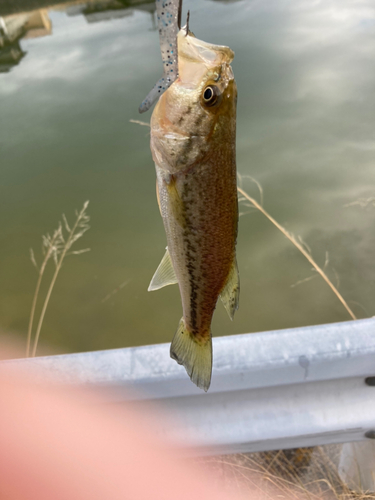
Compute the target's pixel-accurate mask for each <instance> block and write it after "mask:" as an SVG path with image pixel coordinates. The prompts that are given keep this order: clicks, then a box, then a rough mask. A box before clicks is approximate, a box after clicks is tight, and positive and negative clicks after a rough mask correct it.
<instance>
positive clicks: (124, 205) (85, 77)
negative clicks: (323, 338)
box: [0, 0, 375, 351]
mask: <svg viewBox="0 0 375 500" xmlns="http://www.w3.org/2000/svg"><path fill="white" fill-rule="evenodd" d="M184 3H185V9H186V10H187V9H188V8H189V9H190V11H191V23H192V24H191V26H192V29H193V31H194V32H195V34H196V35H197V36H198V37H200V38H202V39H204V40H208V41H211V42H213V43H219V44H226V45H229V46H230V47H231V48H232V49H233V50H234V51H235V60H234V63H233V67H234V72H235V76H236V80H237V84H238V89H239V100H238V123H237V125H238V141H237V154H238V169H239V171H240V172H241V173H242V174H245V175H251V176H252V177H254V178H256V179H257V180H258V181H259V182H260V183H261V184H262V187H263V190H264V204H265V207H266V209H267V210H268V211H269V212H270V213H271V214H272V215H273V216H274V217H276V219H277V220H278V221H279V222H280V223H281V224H283V225H284V226H285V227H286V228H287V229H288V230H289V231H291V232H293V233H294V234H295V235H296V236H298V235H300V236H301V237H302V238H303V239H304V240H305V241H306V243H307V244H308V245H309V246H310V247H311V248H312V253H313V256H314V257H315V258H316V260H317V261H318V262H319V263H320V264H322V265H323V264H324V260H325V255H326V252H327V251H328V252H329V255H330V267H329V270H328V272H329V273H330V276H332V277H335V272H337V274H338V277H339V279H340V291H341V292H342V294H343V295H344V296H345V297H348V300H350V301H353V302H358V303H360V304H362V305H363V307H364V308H365V310H366V313H365V312H364V311H363V310H362V309H361V307H360V306H358V309H357V312H358V314H359V315H360V314H363V315H366V314H368V315H373V314H375V285H374V281H375V280H374V279H373V278H374V276H373V269H375V267H374V263H373V257H372V248H373V244H374V239H375V238H374V233H375V231H374V228H375V210H372V209H368V210H362V209H361V208H360V206H356V205H354V206H349V207H348V206H346V205H348V204H350V203H351V202H354V201H356V200H358V199H360V198H369V197H371V196H374V195H375V194H374V186H375V169H374V152H375V139H374V130H375V113H374V107H375V106H374V105H375V93H374V88H375V72H374V71H373V70H372V67H373V60H374V58H375V36H374V34H375V33H374V32H375V8H374V6H373V1H372V0H365V1H362V2H360V3H358V2H356V1H354V0H353V1H339V0H337V1H327V2H316V1H307V0H294V1H286V0H270V1H267V2H264V1H261V0H253V1H251V0H246V1H245V0H242V1H238V2H233V3H222V2H213V1H210V0H207V1H205V2H202V1H200V0H185V2H184ZM49 15H50V18H51V21H52V26H53V34H52V36H48V37H44V38H34V39H29V40H22V42H21V44H22V49H23V50H24V51H26V52H27V56H26V57H24V59H23V60H22V61H21V63H20V64H19V65H18V66H16V67H14V68H13V69H12V71H10V72H9V73H3V74H0V116H1V120H2V122H1V123H2V124H3V123H6V126H3V125H2V126H1V127H0V149H1V153H2V183H1V185H0V199H1V200H2V206H3V210H2V211H1V214H0V218H1V227H2V234H1V235H0V243H2V245H3V247H2V248H4V251H3V254H2V255H3V258H2V260H1V261H0V277H1V280H0V281H1V282H2V283H3V286H2V287H1V289H0V318H1V319H0V321H1V323H0V328H1V327H2V328H3V329H6V330H13V331H20V332H24V331H25V325H27V319H28V311H29V306H30V302H31V298H30V296H31V293H32V287H33V284H34V281H33V279H34V275H33V268H32V266H31V264H30V263H29V261H28V257H27V252H28V248H29V247H30V246H33V247H34V248H38V245H39V238H40V235H41V234H43V233H44V232H45V231H46V230H48V229H51V228H52V227H54V225H55V222H56V221H57V220H58V218H59V216H60V214H61V212H67V213H69V212H72V211H73V209H74V208H76V207H79V206H81V205H82V202H83V201H84V200H86V199H90V201H91V203H90V207H91V208H90V210H91V215H92V224H93V225H92V229H91V230H90V232H89V233H88V234H87V237H88V238H89V239H90V241H89V242H88V243H87V246H90V247H91V248H92V249H93V250H92V252H91V254H90V255H88V254H87V256H82V259H83V258H84V259H85V260H84V261H83V260H82V259H81V261H80V262H79V261H77V260H76V261H74V262H73V260H72V261H71V262H69V263H68V264H67V265H66V269H64V273H65V274H64V275H62V276H61V282H60V283H61V284H60V285H59V286H58V287H57V288H56V290H55V292H54V293H55V294H56V295H55V296H54V297H55V298H54V301H52V302H51V306H50V307H51V309H50V312H49V315H48V317H47V318H46V321H47V323H46V328H47V329H48V331H49V332H51V333H50V335H49V336H48V335H46V340H49V341H51V343H52V344H55V345H56V346H57V347H58V349H60V350H61V351H65V350H80V349H81V350H89V349H92V348H108V347H118V346H120V345H135V344H137V343H138V344H141V343H152V342H160V341H169V340H170V338H171V336H172V334H173V331H174V328H175V324H176V322H177V321H178V319H179V317H180V312H181V311H180V303H179V298H178V293H177V292H176V291H175V290H174V289H172V288H173V287H170V290H165V291H161V292H160V293H156V294H153V295H152V294H147V291H146V290H147V285H148V283H149V280H150V278H151V276H152V274H153V272H154V271H155V268H156V266H157V265H158V263H159V261H160V259H161V257H162V254H163V250H164V247H165V239H164V233H163V228H162V226H161V222H160V219H159V214H158V209H157V205H156V201H155V193H154V182H155V179H154V170H153V164H152V160H151V156H150V152H149V145H148V141H149V137H148V135H147V131H146V130H144V129H145V128H143V127H140V128H138V127H137V126H136V125H134V124H129V119H134V118H138V113H137V106H138V104H139V102H140V101H141V100H142V99H143V97H144V95H146V93H147V92H148V90H149V88H150V85H152V83H153V82H154V81H155V80H156V79H157V78H158V77H159V76H160V72H161V59H160V53H159V48H158V37H157V32H155V31H152V23H151V19H150V14H149V13H148V12H141V11H133V14H132V15H131V16H126V17H121V18H116V19H115V18H113V19H110V20H107V21H103V22H96V23H90V24H89V23H87V22H86V20H85V18H84V16H83V15H77V16H67V15H66V13H64V12H60V11H50V12H49ZM149 116H150V115H148V117H149ZM145 119H147V116H146V117H145ZM244 188H245V189H249V190H251V192H252V194H253V195H254V194H255V193H256V192H255V190H254V188H253V186H252V185H251V184H249V183H246V182H245V184H244ZM5 214H6V216H5ZM16 243H17V244H16ZM238 260H239V267H240V273H241V294H242V295H241V306H240V309H239V311H238V316H237V318H236V320H235V321H234V322H233V323H230V322H229V321H228V320H227V318H226V317H225V311H223V310H222V308H221V307H220V306H218V308H217V312H216V313H215V319H214V324H213V332H214V335H224V334H229V333H241V332H249V331H259V330H266V329H271V328H282V327H290V326H297V325H303V324H314V323H322V322H328V321H339V320H340V321H341V320H346V319H348V318H347V316H346V313H345V311H344V310H343V308H342V306H341V305H340V303H338V301H337V299H336V298H335V297H334V296H333V295H332V293H331V292H330V290H329V289H328V287H327V286H326V285H325V284H324V283H323V282H321V280H320V278H316V279H314V280H311V281H308V282H305V283H302V284H301V285H298V286H297V287H294V288H292V287H291V285H293V284H295V283H296V282H298V281H299V280H303V279H304V278H306V277H308V276H310V275H311V269H310V266H309V264H308V263H307V262H306V261H305V260H304V258H303V257H301V256H300V255H299V254H298V253H297V251H296V250H295V249H294V248H293V247H291V246H290V243H289V242H288V241H286V240H285V238H284V237H283V236H282V235H281V234H280V233H278V231H277V230H276V229H275V228H274V227H272V226H271V225H270V224H269V223H267V221H265V220H264V219H263V218H262V215H260V214H257V213H251V214H248V215H244V216H243V217H241V219H240V233H239V243H238ZM21 274H22V279H21V277H20V276H21ZM127 279H129V280H130V282H129V283H131V285H130V286H127V287H124V288H123V289H122V290H121V293H118V294H116V295H114V296H113V298H111V300H108V301H106V302H105V303H104V304H102V303H101V302H100V301H101V300H102V298H103V297H104V296H106V295H108V294H109V293H110V292H111V291H112V290H113V289H115V288H116V287H118V286H119V284H121V283H123V282H124V281H126V280H127ZM72 284H73V285H72ZM7 290H12V293H9V292H8V291H7ZM77 303H79V304H81V305H82V307H80V308H77V306H76V304H77ZM98 304H100V305H98ZM67 311H69V314H67ZM361 311H362V312H361ZM146 312H147V314H146Z"/></svg>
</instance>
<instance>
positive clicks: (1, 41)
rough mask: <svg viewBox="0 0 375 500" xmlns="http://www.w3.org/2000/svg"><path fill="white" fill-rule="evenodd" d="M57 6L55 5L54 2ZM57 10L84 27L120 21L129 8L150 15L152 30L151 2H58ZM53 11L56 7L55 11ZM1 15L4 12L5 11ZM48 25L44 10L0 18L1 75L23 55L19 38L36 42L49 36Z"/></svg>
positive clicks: (154, 9) (26, 4)
mask: <svg viewBox="0 0 375 500" xmlns="http://www.w3.org/2000/svg"><path fill="white" fill-rule="evenodd" d="M56 3H57V2H56ZM58 4H59V5H58V8H59V10H61V9H63V10H65V12H66V14H67V15H68V16H76V15H83V16H84V17H85V19H86V21H87V22H88V23H97V22H100V21H109V20H111V19H120V18H122V17H126V16H131V15H132V14H133V10H132V9H131V7H132V6H137V9H139V10H143V11H148V12H150V13H151V20H152V26H153V28H154V29H156V23H155V18H154V13H155V11H156V8H155V2H154V0H100V1H97V0H89V1H87V2H84V1H81V2H68V3H60V2H58ZM30 5H32V3H31V2H27V0H25V1H23V2H20V1H19V2H17V1H16V2H15V5H14V6H9V10H10V11H11V10H13V9H14V8H15V7H16V9H17V7H18V9H19V8H22V7H21V6H23V7H24V8H28V7H30ZM55 8H56V7H55ZM5 12H7V11H6V10H5ZM51 33H52V22H51V19H50V18H49V15H48V10H47V9H36V10H31V11H28V12H20V13H17V14H12V15H5V16H2V17H0V72H2V73H5V72H7V71H9V70H10V69H11V68H12V67H13V66H16V65H17V64H19V62H20V61H21V59H22V58H23V57H24V56H25V55H26V52H24V51H23V50H22V48H21V46H20V41H21V39H22V38H24V39H27V38H36V37H41V36H46V35H50V34H51Z"/></svg>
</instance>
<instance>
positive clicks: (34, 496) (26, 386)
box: [0, 363, 285, 500]
mask: <svg viewBox="0 0 375 500" xmlns="http://www.w3.org/2000/svg"><path fill="white" fill-rule="evenodd" d="M9 367H11V368H9ZM0 408H1V411H0V499H1V500H23V499H25V500H26V499H27V500H76V499H77V500H107V499H109V500H120V499H121V500H128V499H129V500H172V499H173V500H176V499H178V500H191V499H192V498H196V499H201V498H202V499H205V500H210V499H212V500H239V499H240V498H241V497H240V495H239V494H237V493H236V494H234V493H233V494H232V495H231V494H229V493H228V491H225V492H223V491H221V490H219V489H218V487H215V486H213V484H217V480H215V478H214V477H213V475H214V472H213V471H212V470H210V471H209V470H208V469H205V468H204V467H203V468H202V464H200V467H199V469H198V468H197V466H194V464H193V463H192V462H191V461H187V460H185V459H183V458H182V455H181V453H179V452H178V451H177V450H176V449H172V448H171V447H170V446H168V445H167V444H166V443H164V442H161V441H159V440H158V438H157V437H156V435H155V432H154V430H153V425H154V423H153V422H154V420H155V419H157V418H163V416H162V414H161V413H160V411H159V410H154V409H153V407H151V406H150V408H147V411H146V412H145V413H146V414H147V415H144V414H140V413H139V412H137V410H136V409H134V408H132V406H131V405H130V406H129V405H122V406H121V408H120V407H119V406H117V405H108V404H104V403H103V400H102V399H101V397H100V395H98V394H95V393H91V392H88V391H86V392H84V391H82V390H78V389H72V388H67V387H61V386H56V385H51V384H41V383H40V381H38V382H36V381H34V380H33V379H32V378H30V375H29V374H25V373H23V374H22V372H20V370H19V369H17V370H15V369H14V364H13V367H12V363H10V364H9V365H8V364H7V363H5V364H0ZM259 491H260V490H259V488H258V487H256V489H254V492H253V493H251V494H249V492H247V494H246V498H247V499H248V500H256V499H260V498H270V496H269V491H268V494H267V495H265V496H263V494H260V493H259ZM274 498H276V496H274ZM284 498H285V497H284Z"/></svg>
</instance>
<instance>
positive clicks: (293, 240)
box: [237, 183, 357, 319]
mask: <svg viewBox="0 0 375 500" xmlns="http://www.w3.org/2000/svg"><path fill="white" fill-rule="evenodd" d="M256 184H257V185H258V187H259V183H256ZM237 190H238V192H239V193H240V194H241V195H242V196H243V198H244V199H246V200H248V201H249V202H250V203H251V204H252V205H253V207H255V208H256V209H257V210H259V212H261V213H262V214H263V215H264V216H265V217H267V219H268V220H269V221H270V222H272V224H273V225H274V226H276V227H277V229H278V230H279V231H281V232H282V233H283V235H284V236H286V237H287V238H288V240H289V241H290V242H291V243H293V245H294V246H295V247H296V248H297V249H298V250H299V251H300V252H301V253H302V255H303V256H304V257H305V258H306V259H307V260H308V261H309V262H310V264H311V265H312V266H313V267H314V269H315V270H316V271H317V272H318V273H319V274H320V276H321V277H322V278H323V279H324V281H325V282H326V283H327V285H328V286H329V287H330V288H331V290H332V291H333V293H334V294H335V295H336V297H337V298H338V299H339V301H340V302H341V303H342V305H343V306H344V307H345V309H346V310H347V312H348V313H349V315H350V317H351V318H352V319H357V318H356V316H355V314H354V313H353V311H352V310H351V309H350V307H349V306H348V304H347V302H346V301H345V299H344V297H343V296H342V295H341V293H340V292H339V291H338V290H337V288H336V287H335V285H334V284H333V283H332V281H331V280H330V279H329V278H328V276H327V274H326V273H325V272H324V270H323V269H322V268H321V267H320V266H318V264H317V263H316V262H315V260H314V259H313V258H312V256H311V255H310V253H309V248H308V247H307V245H306V244H304V243H302V242H299V241H297V240H296V238H295V237H294V236H293V235H292V234H290V233H289V232H288V231H287V230H286V229H285V228H283V227H282V226H281V225H280V224H279V223H278V222H277V221H276V220H275V219H274V218H273V217H272V216H271V215H270V214H269V213H268V212H267V211H266V210H265V209H264V208H263V206H262V204H261V203H258V202H257V201H256V200H255V199H254V198H252V197H251V196H250V195H249V194H248V193H247V192H246V191H244V190H243V189H242V188H241V187H237ZM326 261H327V256H326Z"/></svg>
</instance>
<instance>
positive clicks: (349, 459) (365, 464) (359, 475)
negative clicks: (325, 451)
mask: <svg viewBox="0 0 375 500" xmlns="http://www.w3.org/2000/svg"><path fill="white" fill-rule="evenodd" d="M371 432H372V433H373V434H372V435H371V436H370V435H369V436H368V437H369V440H368V441H360V442H357V443H346V444H344V445H343V447H342V451H341V456H340V463H339V475H340V477H341V480H342V481H343V482H344V483H345V484H346V485H347V486H348V488H350V489H351V490H353V491H355V492H357V493H362V492H367V493H369V492H371V493H373V492H375V440H374V438H375V430H374V431H368V432H367V433H366V434H369V433H371ZM372 436H373V437H372ZM370 439H372V440H370Z"/></svg>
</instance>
